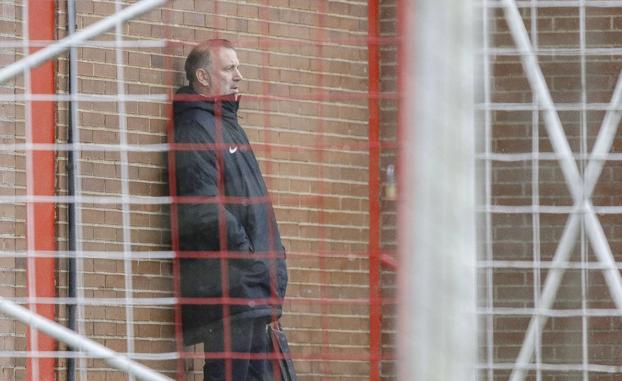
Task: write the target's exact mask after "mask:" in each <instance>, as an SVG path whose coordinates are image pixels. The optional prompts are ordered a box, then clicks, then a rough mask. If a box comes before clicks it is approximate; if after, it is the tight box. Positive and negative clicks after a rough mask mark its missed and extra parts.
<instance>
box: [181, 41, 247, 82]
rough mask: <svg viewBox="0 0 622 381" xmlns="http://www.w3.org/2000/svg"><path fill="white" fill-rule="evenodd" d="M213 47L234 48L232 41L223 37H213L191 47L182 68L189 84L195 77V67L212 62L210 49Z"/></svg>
mask: <svg viewBox="0 0 622 381" xmlns="http://www.w3.org/2000/svg"><path fill="white" fill-rule="evenodd" d="M215 48H228V49H234V50H235V47H234V46H233V43H232V42H231V41H229V40H225V39H223V38H214V39H211V40H206V41H203V42H201V43H199V44H198V45H197V46H195V47H194V49H192V51H191V52H190V54H188V57H187V58H186V64H185V65H184V69H185V70H186V78H187V79H188V81H189V82H190V84H192V83H194V81H195V80H196V79H197V77H196V71H197V69H200V68H204V67H208V66H209V65H211V63H212V57H211V54H212V49H215Z"/></svg>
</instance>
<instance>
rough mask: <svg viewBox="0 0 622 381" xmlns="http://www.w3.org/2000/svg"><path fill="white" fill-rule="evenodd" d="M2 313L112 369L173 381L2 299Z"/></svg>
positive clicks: (154, 380)
mask: <svg viewBox="0 0 622 381" xmlns="http://www.w3.org/2000/svg"><path fill="white" fill-rule="evenodd" d="M0 312H2V313H4V314H6V315H9V316H11V317H13V318H15V319H17V320H19V321H21V322H22V323H25V324H28V325H29V326H30V327H31V328H33V329H38V330H40V331H43V332H45V333H46V334H48V335H50V336H52V337H54V338H56V339H58V340H60V341H62V342H63V343H65V344H68V345H70V346H72V347H74V348H76V349H79V350H81V351H84V352H87V353H89V354H91V355H93V356H94V357H98V358H102V359H103V360H104V361H106V362H107V363H108V364H110V365H111V366H112V367H114V368H116V369H119V370H122V371H125V372H127V373H129V374H131V375H134V376H136V377H138V378H140V379H142V380H145V381H173V379H171V378H169V377H166V376H164V375H162V374H160V373H158V372H156V371H154V370H151V369H150V368H148V367H146V366H144V365H142V364H139V363H137V362H135V361H132V360H131V359H129V358H127V357H125V356H123V355H121V354H119V353H117V352H114V351H112V350H110V349H108V348H106V347H105V346H103V345H101V344H99V343H97V342H95V341H93V340H90V339H88V338H86V337H84V336H82V335H79V334H77V333H75V332H74V331H72V330H70V329H68V328H66V327H64V326H62V325H60V324H58V323H56V322H54V321H51V320H48V319H46V318H44V317H41V316H40V315H38V314H35V313H33V312H31V311H29V310H28V309H26V308H24V307H22V306H20V305H18V304H15V303H13V302H11V301H10V300H7V299H4V298H0Z"/></svg>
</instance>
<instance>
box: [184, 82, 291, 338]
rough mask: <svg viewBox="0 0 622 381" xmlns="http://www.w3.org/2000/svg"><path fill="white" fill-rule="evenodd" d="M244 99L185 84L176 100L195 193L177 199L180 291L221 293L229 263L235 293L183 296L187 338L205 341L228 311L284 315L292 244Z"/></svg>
mask: <svg viewBox="0 0 622 381" xmlns="http://www.w3.org/2000/svg"><path fill="white" fill-rule="evenodd" d="M238 107H239V100H235V99H234V98H233V96H224V97H219V98H206V97H202V96H199V95H198V94H196V93H195V92H194V91H193V90H192V88H190V87H183V88H181V89H179V91H178V92H177V96H176V99H175V102H174V113H175V125H174V131H175V142H176V143H179V144H180V145H179V146H178V149H177V150H176V154H175V176H176V188H177V190H176V193H177V196H192V197H195V199H190V201H191V202H192V203H190V204H189V203H184V200H183V198H180V203H179V204H178V206H177V209H178V232H179V248H180V251H181V252H180V255H179V257H181V259H180V283H181V284H180V286H181V287H180V288H181V296H182V297H184V298H195V297H199V298H220V297H222V296H223V282H222V275H223V274H222V272H223V271H222V269H223V268H226V272H227V277H228V282H227V283H228V284H226V285H225V288H226V293H227V294H228V296H229V297H230V298H232V300H233V301H234V303H231V304H227V303H224V305H223V304H220V303H216V304H214V303H207V304H206V303H204V302H205V301H206V300H201V301H200V302H199V303H196V304H187V303H184V304H183V306H182V328H183V333H184V343H185V345H191V344H195V343H198V342H201V341H204V340H205V337H206V334H207V330H208V328H210V325H213V324H214V323H217V322H219V321H221V320H222V319H223V316H225V315H224V314H225V313H228V314H229V316H230V318H231V319H238V318H264V317H265V318H266V319H270V318H271V317H279V316H280V315H281V304H282V300H283V298H284V297H285V289H286V287H287V269H286V266H285V249H284V247H283V244H282V243H281V237H280V235H279V229H278V226H277V223H276V219H275V216H274V211H273V209H272V203H271V201H270V199H269V197H268V192H267V189H266V185H265V183H264V180H263V177H262V175H261V171H260V169H259V165H258V163H257V159H256V158H255V155H254V153H253V151H252V150H251V147H250V143H249V141H248V137H247V136H246V133H245V132H244V130H242V128H241V127H240V125H239V124H238V120H237V111H238ZM185 144H190V145H185ZM216 196H224V197H226V198H227V199H226V200H223V201H221V202H218V201H217V199H215V198H214V197H216ZM197 197H198V199H197ZM186 200H188V199H186ZM221 241H223V242H221ZM184 252H185V253H184ZM188 252H191V253H188ZM187 254H192V255H194V256H195V257H196V256H198V258H188V257H186V258H184V255H186V256H187ZM219 257H221V258H222V259H220V258H219ZM221 261H224V262H221ZM209 301H210V300H208V302H209ZM211 301H212V302H213V300H211ZM227 310H228V311H227Z"/></svg>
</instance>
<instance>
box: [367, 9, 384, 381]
mask: <svg viewBox="0 0 622 381" xmlns="http://www.w3.org/2000/svg"><path fill="white" fill-rule="evenodd" d="M378 8H379V2H378V0H369V3H368V6H367V21H368V25H369V26H368V32H367V34H368V67H369V69H368V74H369V85H368V95H369V355H370V362H369V380H370V381H378V380H380V344H381V343H380V339H381V329H382V322H381V318H382V311H381V308H382V305H381V295H380V106H379V100H378V94H379V93H380V54H379V45H378V37H379V36H380V30H379V18H378Z"/></svg>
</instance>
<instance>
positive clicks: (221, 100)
mask: <svg viewBox="0 0 622 381" xmlns="http://www.w3.org/2000/svg"><path fill="white" fill-rule="evenodd" d="M240 98H241V95H239V94H228V95H221V96H216V97H208V96H205V95H201V94H199V93H197V92H196V91H194V89H193V88H192V87H191V86H184V87H182V88H180V89H179V90H177V93H176V94H175V98H174V99H173V105H174V110H175V113H176V114H177V113H179V112H183V111H185V110H187V109H191V108H199V109H203V110H206V111H209V112H210V113H212V114H214V115H215V114H219V113H222V115H223V116H224V117H233V118H237V113H238V109H239V107H240Z"/></svg>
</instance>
